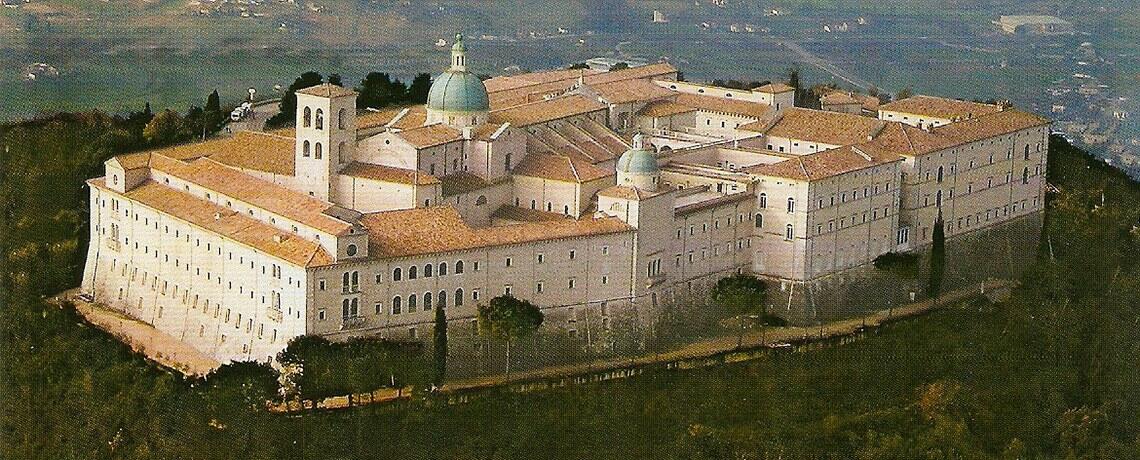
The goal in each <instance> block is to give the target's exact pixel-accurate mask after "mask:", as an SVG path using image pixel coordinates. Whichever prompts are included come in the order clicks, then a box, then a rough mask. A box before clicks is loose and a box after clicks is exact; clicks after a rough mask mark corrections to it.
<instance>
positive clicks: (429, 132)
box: [396, 123, 463, 149]
mask: <svg viewBox="0 0 1140 460" xmlns="http://www.w3.org/2000/svg"><path fill="white" fill-rule="evenodd" d="M396 135H397V136H399V137H400V138H401V139H403V140H404V141H406V142H407V143H409V144H411V145H412V146H413V147H415V148H417V149H426V148H428V147H435V146H437V145H441V144H446V143H448V142H455V141H460V140H463V133H462V132H460V131H459V130H458V129H455V128H452V127H450V126H447V125H445V124H443V123H436V124H434V125H427V126H417V127H415V128H410V129H405V130H403V131H399V132H397V133H396Z"/></svg>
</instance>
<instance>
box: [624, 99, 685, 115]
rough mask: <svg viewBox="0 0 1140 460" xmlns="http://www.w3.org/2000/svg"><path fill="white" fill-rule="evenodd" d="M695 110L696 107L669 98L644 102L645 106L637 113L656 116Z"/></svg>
mask: <svg viewBox="0 0 1140 460" xmlns="http://www.w3.org/2000/svg"><path fill="white" fill-rule="evenodd" d="M696 111H697V109H696V108H693V107H690V106H687V105H683V104H678V103H677V102H674V101H671V100H663V101H653V102H650V103H648V104H645V107H642V108H641V110H638V111H637V115H640V116H644V117H654V118H657V117H667V116H670V115H677V114H682V113H689V112H696Z"/></svg>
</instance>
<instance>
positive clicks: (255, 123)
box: [220, 99, 280, 136]
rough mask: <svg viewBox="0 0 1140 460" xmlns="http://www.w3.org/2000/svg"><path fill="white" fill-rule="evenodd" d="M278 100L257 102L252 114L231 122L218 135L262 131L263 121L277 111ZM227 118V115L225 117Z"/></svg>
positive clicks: (263, 127) (263, 128)
mask: <svg viewBox="0 0 1140 460" xmlns="http://www.w3.org/2000/svg"><path fill="white" fill-rule="evenodd" d="M278 102H280V99H272V100H268V101H261V102H257V103H255V104H254V105H253V112H252V113H251V114H249V115H247V116H246V117H245V118H242V119H241V121H231V122H229V123H228V124H227V125H226V126H225V127H223V128H222V132H221V133H220V134H221V135H223V136H229V135H233V133H236V132H238V131H264V130H265V120H268V119H269V117H272V116H273V115H275V114H276V113H277V111H278V108H277V103H278ZM226 116H227V117H228V116H229V115H228V114H227V115H226Z"/></svg>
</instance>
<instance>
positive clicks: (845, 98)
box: [819, 91, 862, 105]
mask: <svg viewBox="0 0 1140 460" xmlns="http://www.w3.org/2000/svg"><path fill="white" fill-rule="evenodd" d="M819 102H820V104H823V105H847V104H860V105H862V103H861V102H859V100H858V99H855V97H854V96H852V95H851V94H848V93H845V92H843V91H832V92H830V93H827V94H824V95H823V97H820V98H819Z"/></svg>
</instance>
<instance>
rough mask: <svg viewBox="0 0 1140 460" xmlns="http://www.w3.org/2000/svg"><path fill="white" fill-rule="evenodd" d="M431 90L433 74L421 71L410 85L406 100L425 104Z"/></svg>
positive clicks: (410, 102)
mask: <svg viewBox="0 0 1140 460" xmlns="http://www.w3.org/2000/svg"><path fill="white" fill-rule="evenodd" d="M429 91H431V75H429V74H426V73H421V74H418V75H416V78H413V79H412V84H411V86H408V94H407V98H406V102H407V103H409V104H423V103H425V102H427V98H428V92H429Z"/></svg>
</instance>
